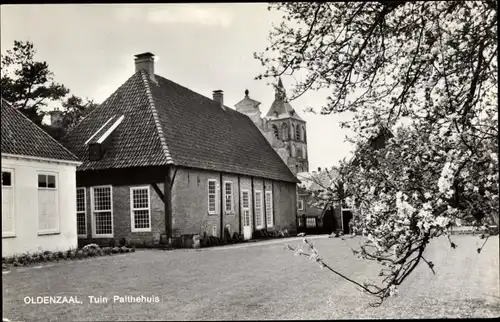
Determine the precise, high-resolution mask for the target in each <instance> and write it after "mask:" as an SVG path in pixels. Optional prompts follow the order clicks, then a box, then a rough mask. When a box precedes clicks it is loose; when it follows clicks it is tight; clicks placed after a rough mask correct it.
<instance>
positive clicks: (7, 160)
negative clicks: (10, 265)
mask: <svg viewBox="0 0 500 322" xmlns="http://www.w3.org/2000/svg"><path fill="white" fill-rule="evenodd" d="M1 109H2V114H1V116H2V118H1V122H2V123H1V125H2V128H1V131H2V132H1V144H2V145H1V159H2V257H6V256H11V255H14V254H22V253H26V252H30V253H33V252H38V251H45V250H50V251H56V250H67V249H70V248H76V247H77V245H78V242H77V220H76V211H77V204H76V203H77V202H76V167H77V166H78V165H79V164H80V162H78V161H77V158H76V156H74V155H73V154H72V153H71V152H69V151H68V150H66V149H65V148H64V147H63V146H62V145H60V144H59V143H58V142H57V141H56V140H54V139H53V138H52V137H51V136H50V135H48V134H47V133H45V132H44V131H43V130H42V129H40V128H39V127H38V126H36V125H35V124H34V123H33V122H31V121H30V120H29V119H28V118H27V117H25V116H24V115H23V114H22V113H21V112H19V111H17V110H16V109H15V108H14V107H12V106H11V105H10V104H9V103H8V102H6V101H5V100H4V99H2V101H1Z"/></svg>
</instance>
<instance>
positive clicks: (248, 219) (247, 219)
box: [241, 190, 252, 227]
mask: <svg viewBox="0 0 500 322" xmlns="http://www.w3.org/2000/svg"><path fill="white" fill-rule="evenodd" d="M241 208H242V210H243V226H246V227H248V226H250V225H251V223H252V216H250V192H249V191H248V190H242V191H241Z"/></svg>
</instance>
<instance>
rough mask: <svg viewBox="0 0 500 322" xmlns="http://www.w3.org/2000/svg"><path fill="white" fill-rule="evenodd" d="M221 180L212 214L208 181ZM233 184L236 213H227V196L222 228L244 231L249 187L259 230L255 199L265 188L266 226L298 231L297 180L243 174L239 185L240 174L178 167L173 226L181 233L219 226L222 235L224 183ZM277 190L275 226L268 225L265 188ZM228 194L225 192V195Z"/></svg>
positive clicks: (217, 228) (251, 203)
mask: <svg viewBox="0 0 500 322" xmlns="http://www.w3.org/2000/svg"><path fill="white" fill-rule="evenodd" d="M209 179H213V180H216V182H217V186H216V187H217V197H216V213H215V214H209V213H208V180H209ZM226 181H229V182H232V183H233V203H234V208H233V211H232V212H229V213H226V211H225V207H224V201H225V198H223V199H222V202H223V204H222V206H223V207H222V213H223V214H222V229H224V227H226V225H228V224H229V226H230V233H231V234H233V233H234V232H235V231H236V232H238V233H240V234H241V233H242V232H243V219H242V218H241V207H240V202H241V190H244V189H245V190H248V191H249V193H250V195H251V197H250V211H251V213H252V223H253V226H254V229H255V215H254V214H253V210H254V202H255V190H260V191H262V200H263V201H262V214H263V218H262V219H263V224H264V227H263V229H266V228H267V229H268V230H274V229H283V228H286V229H288V230H289V231H292V232H293V231H296V227H295V225H296V224H295V213H296V193H295V184H294V183H285V182H278V181H272V180H267V179H262V178H253V189H254V193H253V194H252V178H251V177H247V176H243V175H240V176H239V181H240V185H239V187H238V175H232V174H222V184H221V173H220V172H215V171H205V170H199V169H188V168H178V170H177V175H176V178H175V181H174V184H173V187H172V227H173V229H174V232H176V233H177V234H178V235H183V234H203V232H207V234H208V235H209V236H211V235H212V227H214V226H215V227H216V228H215V230H216V235H217V236H219V237H220V236H221V204H220V203H221V193H224V182H226ZM264 184H265V187H266V189H265V190H267V191H272V192H273V212H274V226H273V227H266V217H265V202H264V198H265V190H264ZM223 197H224V195H223Z"/></svg>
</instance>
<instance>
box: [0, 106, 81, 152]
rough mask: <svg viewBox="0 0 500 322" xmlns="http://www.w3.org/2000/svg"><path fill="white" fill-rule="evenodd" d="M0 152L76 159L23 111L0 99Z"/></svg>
mask: <svg viewBox="0 0 500 322" xmlns="http://www.w3.org/2000/svg"><path fill="white" fill-rule="evenodd" d="M1 101H2V102H1V109H2V130H1V133H2V139H1V141H2V143H1V144H2V146H1V151H2V153H8V154H16V155H24V156H31V157H38V158H47V159H55V160H65V161H78V159H77V157H76V156H75V155H73V154H72V153H71V152H69V151H68V150H67V149H66V148H65V147H64V146H62V145H61V144H59V143H58V142H57V141H56V140H55V139H54V138H52V137H51V136H50V135H49V134H48V133H46V132H45V131H44V130H42V129H41V128H40V127H38V126H37V125H36V124H35V123H33V122H32V121H31V120H30V119H28V118H27V117H26V116H25V115H24V114H23V113H21V112H20V111H18V110H17V109H16V108H15V107H13V106H12V105H10V104H9V103H8V102H7V101H6V100H4V99H2V100H1Z"/></svg>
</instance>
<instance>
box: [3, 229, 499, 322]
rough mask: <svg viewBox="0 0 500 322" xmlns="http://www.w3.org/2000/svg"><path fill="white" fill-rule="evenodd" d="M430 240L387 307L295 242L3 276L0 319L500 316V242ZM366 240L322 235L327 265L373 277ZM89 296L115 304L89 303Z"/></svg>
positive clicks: (149, 254) (137, 256)
mask: <svg viewBox="0 0 500 322" xmlns="http://www.w3.org/2000/svg"><path fill="white" fill-rule="evenodd" d="M452 238H453V240H454V241H455V242H456V243H457V244H458V248H457V249H451V248H450V247H449V245H448V242H447V240H446V239H438V240H436V241H434V242H432V243H431V244H430V246H429V249H428V250H427V251H426V253H425V257H426V259H427V260H431V261H433V262H434V263H435V265H436V266H435V270H436V275H433V274H432V272H431V271H430V270H429V269H428V268H427V267H426V266H423V265H420V266H419V267H417V269H416V270H415V272H414V274H413V275H412V276H410V277H409V278H408V280H407V281H406V283H405V284H403V285H402V286H401V287H400V291H399V292H400V295H399V296H398V297H394V298H391V299H389V300H387V301H386V302H385V303H384V304H383V305H382V307H378V308H372V307H369V306H368V302H369V301H370V298H369V297H368V296H367V295H364V294H362V293H360V292H359V291H357V290H356V289H355V287H354V286H353V285H352V284H350V283H348V282H345V281H344V280H342V279H340V278H339V277H337V276H336V275H334V274H332V273H331V272H329V271H327V270H321V269H319V267H318V266H317V265H316V264H314V263H311V262H309V261H307V259H306V258H305V257H303V256H300V257H296V256H293V255H292V253H291V252H289V251H285V250H284V249H283V248H284V247H283V246H284V245H285V244H286V243H290V244H291V245H296V244H298V243H299V240H297V239H295V240H288V241H286V242H285V241H272V242H260V243H253V244H249V245H248V247H245V246H241V247H240V246H238V247H217V248H211V249H202V250H175V251H160V250H145V251H137V252H136V253H130V254H124V255H119V256H113V257H101V258H92V259H86V260H82V261H73V262H60V263H57V264H54V265H51V266H42V267H40V268H34V267H31V268H22V269H13V270H12V271H11V272H9V273H7V274H3V276H2V278H3V290H2V294H3V316H4V318H8V319H10V320H12V321H17V320H23V321H38V320H44V321H56V320H59V321H81V320H87V321H89V320H249V319H250V320H257V319H280V320H282V319H361V318H372V319H378V318H472V317H477V318H481V317H498V316H500V286H499V260H498V257H499V247H498V241H499V240H498V236H495V237H493V238H490V240H489V241H488V243H487V244H486V246H485V248H484V249H483V251H482V252H481V254H478V253H477V252H476V248H477V245H478V244H479V243H480V242H481V241H480V240H479V239H478V238H477V237H475V236H468V235H457V236H453V237H452ZM360 240H361V239H360V237H355V238H353V239H347V240H345V241H343V240H341V239H340V238H330V239H329V238H324V237H321V238H317V239H314V242H315V244H316V247H317V248H318V250H319V251H320V253H321V255H322V256H323V257H324V258H325V259H326V261H327V262H328V263H329V264H330V265H331V266H332V267H334V268H336V269H337V270H339V271H340V272H342V273H344V274H346V275H348V276H349V277H352V278H355V279H357V280H360V281H363V280H364V279H365V278H372V279H374V278H376V276H377V272H378V266H377V265H375V264H374V263H372V262H366V261H362V260H358V259H356V257H354V255H352V252H351V247H355V246H356V245H357V244H358V243H359V242H360ZM58 295H66V296H77V297H78V299H79V300H80V301H82V304H38V305H37V304H25V303H24V301H23V298H24V297H26V296H35V297H36V296H58ZM115 295H117V296H126V295H131V296H141V295H143V296H146V297H147V296H157V297H158V299H159V302H158V303H113V296H115ZM88 296H103V297H107V298H109V300H108V303H103V304H95V303H90V302H89V299H88Z"/></svg>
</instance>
